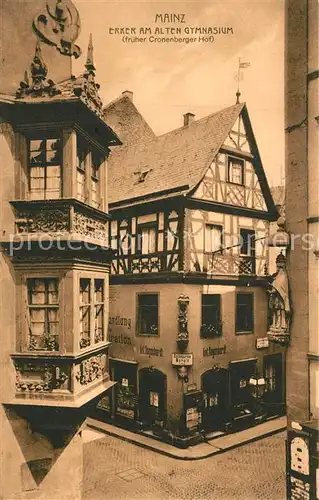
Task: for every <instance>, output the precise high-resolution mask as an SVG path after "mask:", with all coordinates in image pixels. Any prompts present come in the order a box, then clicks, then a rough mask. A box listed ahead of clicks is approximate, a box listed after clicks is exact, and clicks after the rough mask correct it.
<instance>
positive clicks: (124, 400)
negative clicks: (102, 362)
mask: <svg viewBox="0 0 319 500" xmlns="http://www.w3.org/2000/svg"><path fill="white" fill-rule="evenodd" d="M110 361H111V374H112V380H113V381H115V382H117V384H116V386H115V387H114V398H113V401H114V402H113V414H114V416H115V417H124V418H128V419H131V420H133V419H136V416H137V365H136V363H129V362H125V361H120V360H114V359H112V360H110Z"/></svg>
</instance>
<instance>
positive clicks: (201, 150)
mask: <svg viewBox="0 0 319 500" xmlns="http://www.w3.org/2000/svg"><path fill="white" fill-rule="evenodd" d="M126 94H127V93H126ZM127 98H128V96H127V95H122V96H121V98H120V99H118V100H117V101H116V102H114V103H112V116H113V118H114V116H116V106H117V105H118V106H119V109H120V112H122V110H123V99H127ZM131 98H132V96H131V95H130V99H131ZM105 112H106V116H108V113H109V110H108V108H106V110H105ZM131 112H132V114H133V115H136V113H137V110H132V111H131ZM122 121H123V120H122ZM133 121H134V120H133ZM119 122H120V120H118V123H119ZM144 130H145V128H144V127H142V128H140V134H139V135H138V138H137V139H136V140H135V141H131V142H130V144H128V145H126V144H125V143H124V144H123V146H121V147H119V148H114V150H113V151H112V153H111V155H110V174H109V179H110V182H109V202H110V205H109V208H110V213H111V216H112V221H111V223H110V224H109V240H110V243H111V247H112V249H113V250H114V251H116V256H115V257H114V259H113V261H112V270H111V286H110V324H109V340H110V341H111V342H112V347H111V351H110V371H111V373H112V377H113V379H114V380H115V381H117V382H118V384H117V386H116V388H115V389H114V391H113V395H112V397H106V398H104V399H103V400H102V401H101V402H100V403H99V409H100V410H99V414H100V415H101V416H102V418H103V415H107V414H111V415H112V417H115V418H117V419H120V420H124V421H126V422H134V423H136V422H137V423H138V425H140V426H142V427H143V428H147V427H150V428H151V429H153V431H154V432H156V433H157V434H160V435H162V436H164V437H165V436H166V437H167V436H172V435H174V439H175V442H177V441H179V442H180V443H185V442H188V443H189V442H190V441H189V440H190V439H193V437H192V436H195V437H196V436H198V433H199V431H200V430H202V429H204V430H205V431H206V432H209V431H211V430H213V431H214V430H225V429H229V428H236V427H238V426H241V425H243V424H245V425H250V424H252V423H254V422H255V417H256V412H254V408H253V405H252V396H251V387H250V385H249V382H251V381H252V377H253V376H256V374H257V376H258V374H259V376H260V377H265V380H266V392H265V397H264V401H263V403H264V404H263V412H262V413H263V415H269V414H274V413H277V412H282V411H283V394H284V387H283V377H282V374H283V363H284V356H283V350H282V348H281V347H277V346H273V345H271V346H269V343H268V341H267V339H266V337H267V326H268V325H267V323H268V313H267V292H266V288H267V280H266V279H265V273H267V264H268V248H267V245H266V237H267V236H268V228H269V223H270V221H273V220H276V218H277V212H276V208H275V205H274V203H273V200H272V196H271V193H270V190H269V186H268V183H267V179H266V175H265V171H264V168H263V165H262V162H261V158H260V155H259V152H258V148H257V144H256V140H255V137H254V133H253V130H252V126H251V122H250V119H249V115H248V110H247V107H246V105H245V104H240V103H237V104H235V105H233V106H230V107H228V108H226V109H223V110H221V111H219V112H217V113H214V114H212V115H209V116H207V117H205V118H202V119H199V120H195V117H194V115H193V114H191V113H187V114H186V115H184V125H183V126H182V127H181V128H178V129H176V130H173V131H171V132H169V133H166V134H164V135H161V136H159V137H151V136H150V134H149V133H147V134H146V135H144ZM124 132H125V133H126V135H127V133H128V131H127V130H125V131H124ZM118 134H119V136H120V137H121V130H120V129H118ZM251 383H252V382H251Z"/></svg>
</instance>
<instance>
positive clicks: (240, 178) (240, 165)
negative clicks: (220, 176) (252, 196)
mask: <svg viewBox="0 0 319 500" xmlns="http://www.w3.org/2000/svg"><path fill="white" fill-rule="evenodd" d="M227 158H228V182H232V183H233V184H244V165H245V162H244V160H242V159H241V158H236V157H235V156H228V157H227Z"/></svg>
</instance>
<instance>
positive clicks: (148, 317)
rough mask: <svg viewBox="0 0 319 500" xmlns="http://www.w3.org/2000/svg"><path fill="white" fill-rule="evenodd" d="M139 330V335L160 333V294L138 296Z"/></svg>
mask: <svg viewBox="0 0 319 500" xmlns="http://www.w3.org/2000/svg"><path fill="white" fill-rule="evenodd" d="M137 309H138V310H137V320H138V323H137V332H138V334H139V335H158V326H159V325H158V323H159V322H158V295H157V294H141V295H138V296H137Z"/></svg>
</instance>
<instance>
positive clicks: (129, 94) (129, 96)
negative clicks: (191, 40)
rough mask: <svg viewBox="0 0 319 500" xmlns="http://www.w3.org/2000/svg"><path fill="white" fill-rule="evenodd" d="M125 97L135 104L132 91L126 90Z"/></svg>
mask: <svg viewBox="0 0 319 500" xmlns="http://www.w3.org/2000/svg"><path fill="white" fill-rule="evenodd" d="M122 96H123V97H128V98H129V100H130V101H132V102H133V92H132V91H131V90H124V91H123V92H122Z"/></svg>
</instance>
